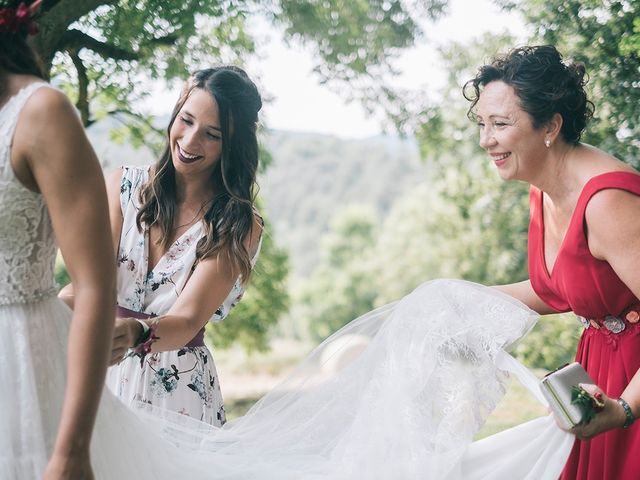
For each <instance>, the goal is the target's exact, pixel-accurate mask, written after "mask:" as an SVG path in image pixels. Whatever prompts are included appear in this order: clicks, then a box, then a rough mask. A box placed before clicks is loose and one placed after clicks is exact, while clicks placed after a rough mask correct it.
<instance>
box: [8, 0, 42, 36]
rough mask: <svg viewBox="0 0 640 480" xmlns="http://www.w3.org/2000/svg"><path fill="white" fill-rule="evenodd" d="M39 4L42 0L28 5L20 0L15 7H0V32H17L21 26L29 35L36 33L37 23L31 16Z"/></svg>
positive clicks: (36, 10)
mask: <svg viewBox="0 0 640 480" xmlns="http://www.w3.org/2000/svg"><path fill="white" fill-rule="evenodd" d="M41 5H42V0H36V1H35V2H33V3H32V4H31V5H29V6H27V5H26V4H25V3H24V2H21V3H20V5H18V6H17V7H13V8H12V7H5V8H0V33H18V31H19V30H20V29H21V28H23V27H25V28H26V30H27V33H28V34H29V35H35V34H36V33H38V24H37V23H36V22H35V21H33V17H34V15H35V14H36V13H37V12H38V10H39V9H40V6H41Z"/></svg>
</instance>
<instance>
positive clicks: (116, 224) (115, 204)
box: [58, 168, 123, 310]
mask: <svg viewBox="0 0 640 480" xmlns="http://www.w3.org/2000/svg"><path fill="white" fill-rule="evenodd" d="M121 181H122V168H118V169H116V170H115V171H113V173H111V175H109V177H108V178H107V179H106V184H107V199H108V201H109V222H110V224H111V238H112V240H113V247H114V254H113V255H114V256H113V258H114V265H115V259H117V257H118V247H119V246H120V234H121V232H122V222H123V218H122V208H121V207H120V183H121ZM58 298H60V300H62V301H63V302H64V303H66V304H67V305H68V306H69V308H71V309H72V310H73V303H74V294H73V282H72V283H69V284H68V285H65V286H64V287H63V288H62V289H61V290H60V292H58Z"/></svg>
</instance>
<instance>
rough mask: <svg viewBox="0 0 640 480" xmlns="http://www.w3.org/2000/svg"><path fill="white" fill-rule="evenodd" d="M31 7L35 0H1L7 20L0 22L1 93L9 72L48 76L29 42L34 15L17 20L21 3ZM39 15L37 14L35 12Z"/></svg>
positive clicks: (0, 5)
mask: <svg viewBox="0 0 640 480" xmlns="http://www.w3.org/2000/svg"><path fill="white" fill-rule="evenodd" d="M22 3H24V5H25V6H27V7H29V6H31V5H32V4H33V3H35V2H34V1H28V0H27V1H25V0H3V1H0V11H3V12H4V13H5V15H6V16H3V18H6V20H5V21H4V22H3V23H2V24H0V95H2V94H3V92H4V89H5V80H4V78H3V77H4V76H5V75H6V74H8V73H13V74H23V75H35V76H36V77H39V78H42V79H43V80H44V79H46V78H47V75H46V73H45V72H44V69H43V66H42V62H41V61H40V59H39V58H38V56H37V55H36V53H35V52H34V51H33V49H32V48H31V47H30V46H29V44H28V43H27V36H28V35H29V33H33V31H32V30H30V28H32V25H33V23H32V21H33V19H34V16H32V15H29V17H28V18H25V19H24V20H23V21H20V22H16V21H15V14H16V12H17V11H18V7H19V5H20V4H22ZM35 15H36V16H37V14H35Z"/></svg>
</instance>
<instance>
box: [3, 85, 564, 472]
mask: <svg viewBox="0 0 640 480" xmlns="http://www.w3.org/2000/svg"><path fill="white" fill-rule="evenodd" d="M37 88H39V86H36V85H33V86H30V87H27V88H26V89H24V90H22V91H21V92H20V93H19V94H17V95H16V96H15V97H13V98H11V99H10V100H9V102H8V103H7V104H6V105H5V106H4V107H3V108H2V110H0V387H1V390H0V479H3V480H4V479H6V480H9V479H11V480H16V479H20V480H21V479H36V478H39V477H40V476H41V473H42V471H43V469H44V466H45V465H46V459H47V457H48V455H49V454H50V452H51V448H52V444H53V440H54V438H55V431H56V427H57V423H58V419H59V412H60V408H61V403H62V397H63V389H64V384H65V372H66V367H65V362H66V342H67V333H68V325H69V320H70V317H71V312H70V311H69V309H68V308H67V307H66V306H65V305H64V304H63V303H61V302H60V301H59V300H58V299H57V298H56V296H55V291H56V288H55V284H54V279H53V264H54V258H55V252H56V248H55V243H54V239H53V232H52V229H51V224H50V219H49V216H48V213H47V209H46V206H45V204H44V202H43V200H42V197H41V196H40V195H39V194H35V193H32V192H30V191H28V190H27V189H25V188H24V187H23V186H22V185H21V184H20V183H19V181H18V180H17V179H16V178H15V176H14V174H13V171H12V168H11V165H10V162H9V158H10V147H11V138H12V136H13V132H14V129H15V125H16V122H17V117H18V113H19V112H20V110H21V108H22V106H23V105H24V103H25V102H26V101H27V100H28V98H29V96H30V95H31V93H32V92H33V91H35V90H36V89H37ZM78 233H79V234H81V232H78ZM535 319H536V316H535V315H534V314H533V312H531V311H530V310H528V309H527V308H526V307H525V306H523V305H522V304H520V303H518V302H516V301H514V300H513V299H511V298H509V297H507V296H504V295H502V294H500V293H498V292H495V291H493V290H491V289H489V288H485V287H481V286H478V285H474V284H471V283H467V282H462V281H454V280H438V281H433V282H427V283H425V284H423V285H422V286H420V287H418V288H417V289H416V290H415V291H414V292H413V293H411V294H410V295H407V296H406V297H405V298H403V299H402V300H401V301H399V302H397V303H395V304H391V305H387V306H385V307H382V308H380V309H378V310H375V311H373V312H370V313H368V314H366V315H364V316H362V317H360V318H358V319H356V320H354V321H353V322H351V323H350V324H349V325H347V326H346V327H345V328H343V329H342V330H341V331H339V332H337V333H336V334H335V335H333V336H332V337H330V338H329V339H327V340H326V341H325V342H324V343H323V344H322V345H320V346H319V347H318V348H317V349H315V350H314V351H313V352H312V353H311V354H310V355H309V356H308V357H307V359H306V360H305V361H304V362H303V363H302V364H301V365H300V366H299V367H298V368H297V369H296V370H295V372H294V373H293V374H292V375H291V376H290V377H289V378H288V379H287V380H286V381H285V382H283V383H282V384H281V385H280V386H279V387H277V388H276V389H275V390H274V391H272V392H271V393H269V394H267V395H266V396H265V397H264V398H263V399H262V400H261V401H260V402H258V404H256V406H254V408H252V409H251V410H250V411H249V413H248V414H247V415H245V416H244V417H242V418H240V419H238V420H236V421H233V422H229V423H228V424H226V425H225V426H224V427H223V428H215V427H211V426H208V425H205V424H202V423H199V422H196V421H194V420H192V419H191V418H189V417H186V416H181V415H178V414H173V413H170V412H166V411H161V410H155V411H154V410H151V409H152V408H153V407H146V408H145V407H144V406H141V407H140V409H139V410H138V411H137V412H135V413H134V412H133V411H132V410H130V409H129V408H128V407H126V406H124V404H122V403H120V402H119V400H117V399H116V398H115V397H113V396H112V395H111V394H109V393H108V392H105V394H104V395H103V399H102V403H101V407H100V412H99V414H98V419H97V423H96V429H95V433H94V438H93V442H92V459H93V464H94V469H95V473H96V478H98V479H105V480H108V479H118V480H125V479H136V480H144V479H154V480H157V479H175V478H189V479H200V478H202V479H204V478H209V479H273V480H275V479H278V480H282V479H425V478H434V479H489V478H491V479H493V478H502V479H518V478H528V479H532V480H533V479H536V480H537V479H541V478H548V479H554V478H557V477H558V475H559V472H560V471H561V469H562V466H563V465H564V463H565V461H566V458H567V456H568V454H569V450H570V448H571V445H572V443H573V437H572V436H570V435H568V434H566V433H564V432H562V431H560V430H559V429H557V428H556V427H555V425H554V423H553V421H552V420H551V418H550V417H544V418H540V419H537V420H534V421H532V422H529V423H526V424H524V425H521V426H519V427H516V428H514V429H510V430H507V431H505V432H502V433H500V434H498V435H494V436H492V437H489V438H487V439H484V440H482V441H479V442H473V441H472V440H473V435H474V433H475V432H477V431H478V429H479V428H480V427H481V426H482V424H483V422H484V420H485V419H486V417H487V416H488V414H489V413H490V412H491V411H492V410H493V409H494V408H495V406H496V404H497V403H498V401H499V400H500V398H501V397H502V395H503V393H504V388H505V383H506V380H507V377H508V374H509V373H513V374H516V375H517V376H518V378H520V380H521V381H523V383H525V385H526V386H527V387H528V388H529V389H530V390H532V393H533V394H534V395H537V396H538V398H539V399H540V401H541V402H543V400H542V399H541V398H540V395H539V393H538V390H537V380H536V379H535V377H533V376H532V375H531V374H530V373H529V372H528V371H527V370H526V369H525V368H524V367H522V366H521V365H520V364H519V363H518V362H517V361H515V360H514V359H513V358H512V357H511V356H510V355H509V354H508V353H506V350H507V349H508V348H509V347H510V346H512V345H513V344H514V343H515V342H517V341H518V339H519V338H521V337H522V336H523V335H524V334H526V333H527V332H528V331H529V329H530V328H531V327H532V326H533V324H534V323H535ZM363 339H366V342H363V341H362V340H363ZM364 344H366V347H364V348H362V349H361V352H360V353H359V354H357V355H353V356H352V358H351V360H350V361H348V362H342V364H340V365H339V367H337V368H332V369H330V370H331V371H328V369H323V364H329V363H331V362H332V358H331V357H330V355H329V354H330V353H332V354H333V355H334V356H335V355H337V354H339V353H340V351H339V350H340V349H343V350H344V349H348V348H349V347H350V346H353V345H364ZM334 367H335V362H334Z"/></svg>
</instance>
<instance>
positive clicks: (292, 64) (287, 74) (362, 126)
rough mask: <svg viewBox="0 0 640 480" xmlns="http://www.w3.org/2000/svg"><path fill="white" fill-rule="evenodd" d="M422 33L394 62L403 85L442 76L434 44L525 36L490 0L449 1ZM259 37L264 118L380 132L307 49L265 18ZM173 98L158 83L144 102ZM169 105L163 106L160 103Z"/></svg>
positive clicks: (302, 126)
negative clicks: (317, 70)
mask: <svg viewBox="0 0 640 480" xmlns="http://www.w3.org/2000/svg"><path fill="white" fill-rule="evenodd" d="M423 27H424V30H425V32H426V35H425V38H424V39H423V40H422V41H421V43H420V44H419V45H416V47H414V48H412V49H410V50H407V51H406V52H405V53H404V54H403V55H402V56H401V57H400V58H399V59H398V61H397V64H396V65H397V66H398V67H399V69H400V71H401V72H402V73H401V76H400V77H399V78H398V79H397V80H396V82H397V85H398V86H401V87H403V88H416V89H420V88H427V87H425V85H424V77H425V74H426V72H427V71H428V72H429V81H430V83H431V85H433V86H437V84H438V82H440V83H442V82H443V81H444V78H440V79H438V77H437V76H436V77H435V78H434V72H438V70H439V69H438V65H437V55H436V53H435V51H436V48H435V47H436V46H437V45H439V44H440V45H441V44H446V43H447V42H448V41H450V40H457V41H465V40H470V39H471V38H473V37H476V36H479V35H481V34H482V33H483V32H487V31H491V32H493V33H502V32H504V31H505V30H508V31H510V32H511V33H512V34H514V35H516V36H518V37H520V38H522V39H524V38H526V37H524V36H523V30H524V28H523V23H522V20H521V19H520V17H519V16H517V15H516V14H510V15H507V14H505V13H503V12H500V10H499V9H498V8H497V7H496V6H495V5H493V4H492V3H491V1H490V0H451V2H450V14H449V15H448V16H446V17H445V18H443V19H442V20H440V21H439V22H437V23H435V24H434V23H430V22H425V24H424V25H423ZM253 28H254V29H256V32H257V33H258V35H259V37H260V41H259V42H258V52H257V53H258V55H257V57H256V59H255V60H252V61H251V62H250V63H249V64H248V65H246V66H245V67H246V69H247V71H248V73H250V75H251V76H253V77H256V78H257V79H258V83H259V86H260V87H261V89H262V90H263V91H264V92H266V93H267V95H268V96H270V97H271V98H272V100H271V101H270V102H268V103H267V104H265V106H264V108H263V112H262V119H263V121H264V122H265V123H266V124H267V125H268V126H269V127H270V128H275V129H282V130H294V131H305V132H316V133H326V134H331V135H336V136H339V137H343V138H363V137H368V136H372V135H376V134H379V133H381V126H380V123H379V122H378V121H377V120H376V119H375V118H371V117H370V116H368V115H367V114H366V113H365V112H364V110H363V109H362V107H360V106H359V105H358V104H354V103H351V104H346V103H345V101H344V100H343V99H342V98H340V97H339V96H338V95H337V94H335V93H333V92H331V91H330V90H329V89H328V88H327V87H324V86H322V85H320V84H319V83H318V81H317V78H316V77H315V76H314V75H313V73H312V67H313V63H312V59H311V58H312V57H311V56H312V53H311V52H310V51H305V50H304V49H302V48H295V49H292V48H289V47H287V46H286V45H285V44H284V42H283V41H282V34H281V32H279V31H277V30H275V29H273V28H272V27H269V26H268V25H266V23H264V22H259V21H258V22H256V23H254V25H253ZM427 69H428V70H427ZM176 98H177V90H174V91H168V90H167V89H166V88H163V87H161V86H159V87H157V89H156V91H155V92H154V94H153V96H152V97H151V99H150V102H149V104H148V105H149V108H150V109H151V111H152V113H156V114H166V113H167V111H168V110H170V108H171V107H172V106H173V103H174V102H175V100H176ZM166 105H168V106H169V107H168V108H162V106H166Z"/></svg>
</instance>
